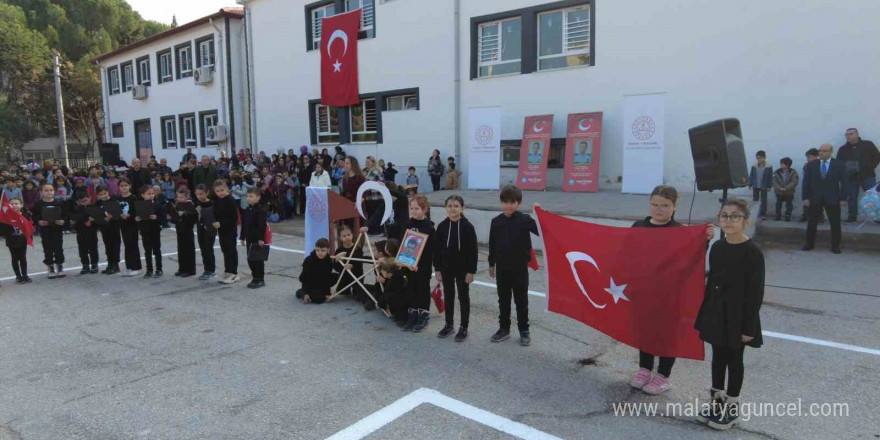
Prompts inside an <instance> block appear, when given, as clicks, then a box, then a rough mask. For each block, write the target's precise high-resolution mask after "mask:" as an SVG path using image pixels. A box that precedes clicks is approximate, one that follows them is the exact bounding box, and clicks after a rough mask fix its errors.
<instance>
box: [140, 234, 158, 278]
mask: <svg viewBox="0 0 880 440" xmlns="http://www.w3.org/2000/svg"><path fill="white" fill-rule="evenodd" d="M160 231H161V230H160V229H159V225H158V224H156V225H152V224H150V225H143V226H141V241H143V243H144V257H145V259H146V261H147V270H148V271H150V272H152V271H153V259H155V260H156V270H162V241H161V240H160V237H159V232H160Z"/></svg>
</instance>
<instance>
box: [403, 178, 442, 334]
mask: <svg viewBox="0 0 880 440" xmlns="http://www.w3.org/2000/svg"><path fill="white" fill-rule="evenodd" d="M430 212H431V207H430V206H429V205H428V199H427V197H425V196H423V195H421V194H416V195H414V196H413V197H412V198H411V199H410V200H409V220H408V221H407V222H406V229H409V230H412V231H416V232H421V233H422V234H426V235H427V236H428V239H427V240H426V241H425V248H424V250H422V256H421V257H420V258H419V263H418V267H416V268H415V269H416V272H415V274H413V277H412V279H411V280H410V281H411V282H410V291H411V295H410V304H411V305H410V309H409V314H408V316H407V319H406V325H404V326H403V330H404V331H410V330H411V331H413V332H416V333H418V332H420V331H422V330H424V329H425V327H427V326H428V319H429V318H430V310H429V309H430V307H431V275H432V274H433V271H432V267H433V263H434V261H433V260H434V222H432V221H431V220H430V219H429V218H428V216H429V215H430Z"/></svg>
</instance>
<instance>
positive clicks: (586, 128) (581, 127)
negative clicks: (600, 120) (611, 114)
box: [578, 119, 592, 131]
mask: <svg viewBox="0 0 880 440" xmlns="http://www.w3.org/2000/svg"><path fill="white" fill-rule="evenodd" d="M584 122H587V120H586V119H581V120H580V122H578V130H580V131H587V130H589V129H590V127H592V124H590V125H587V126H586V127H584Z"/></svg>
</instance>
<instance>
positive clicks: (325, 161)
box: [321, 148, 333, 173]
mask: <svg viewBox="0 0 880 440" xmlns="http://www.w3.org/2000/svg"><path fill="white" fill-rule="evenodd" d="M321 165H323V166H324V171H327V172H328V173H329V172H330V167H331V166H332V165H333V156H331V155H330V153H329V152H328V151H327V149H326V148H325V149H323V150H321Z"/></svg>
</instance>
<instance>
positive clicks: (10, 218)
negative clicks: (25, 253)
mask: <svg viewBox="0 0 880 440" xmlns="http://www.w3.org/2000/svg"><path fill="white" fill-rule="evenodd" d="M0 223H5V224H7V225H9V226H12V227H13V228H16V229H18V230H19V231H21V233H22V235H24V238H25V240H27V244H28V245H29V246H31V247H33V245H34V224H33V223H31V221H30V220H28V219H27V218H25V216H24V215H23V214H22V213H21V212H19V211H16V210H15V208H13V207H12V205H10V204H9V201H8V200H7V199H6V193H3V195H2V196H0Z"/></svg>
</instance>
